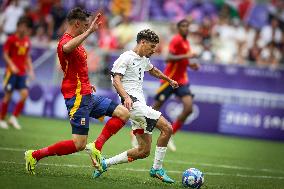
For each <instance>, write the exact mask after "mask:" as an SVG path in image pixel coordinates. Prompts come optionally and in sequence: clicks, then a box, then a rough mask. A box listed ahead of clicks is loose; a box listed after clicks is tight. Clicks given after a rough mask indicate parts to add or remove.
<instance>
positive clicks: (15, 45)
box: [0, 17, 34, 129]
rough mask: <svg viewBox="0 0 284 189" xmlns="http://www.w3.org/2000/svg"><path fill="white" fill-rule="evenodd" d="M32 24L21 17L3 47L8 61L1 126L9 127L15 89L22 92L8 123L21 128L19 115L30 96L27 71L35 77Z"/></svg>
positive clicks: (4, 81)
mask: <svg viewBox="0 0 284 189" xmlns="http://www.w3.org/2000/svg"><path fill="white" fill-rule="evenodd" d="M30 26H31V25H30V22H29V20H27V19H26V18H24V17H22V18H20V19H19V21H18V23H17V30H16V33H15V34H12V35H10V36H9V37H8V39H7V41H6V42H5V44H4V47H3V56H4V60H5V62H6V63H7V69H6V73H5V76H4V80H3V86H4V91H5V94H4V98H3V100H2V104H1V113H0V127H1V128H3V129H8V128H9V127H8V124H7V122H6V121H5V117H6V114H7V110H8V105H9V102H10V100H11V97H12V94H13V91H14V90H15V89H16V90H19V92H20V101H19V102H18V103H17V104H16V107H15V108H14V111H13V114H12V116H11V117H10V118H9V120H8V123H9V124H10V125H12V126H13V127H14V128H16V129H21V126H20V124H19V123H18V120H17V117H18V116H19V115H20V114H21V112H22V110H23V108H24V104H25V101H26V99H27V97H28V88H27V84H26V80H27V73H28V72H29V74H30V76H31V78H34V72H33V67H32V61H31V57H30V55H29V50H30V46H31V45H30V40H29V36H28V34H29V29H30Z"/></svg>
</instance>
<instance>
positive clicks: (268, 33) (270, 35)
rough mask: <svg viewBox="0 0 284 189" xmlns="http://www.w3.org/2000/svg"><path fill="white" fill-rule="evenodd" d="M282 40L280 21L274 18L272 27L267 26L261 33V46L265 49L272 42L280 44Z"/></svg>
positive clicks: (271, 22) (271, 23)
mask: <svg viewBox="0 0 284 189" xmlns="http://www.w3.org/2000/svg"><path fill="white" fill-rule="evenodd" d="M281 40H282V33H281V30H280V28H279V21H278V20H277V19H276V18H272V19H271V21H270V25H266V26H264V27H263V28H262V29H261V32H260V45H261V47H265V46H266V45H267V44H268V43H270V42H275V43H276V44H280V42H281Z"/></svg>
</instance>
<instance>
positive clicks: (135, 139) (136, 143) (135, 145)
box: [130, 132, 138, 148]
mask: <svg viewBox="0 0 284 189" xmlns="http://www.w3.org/2000/svg"><path fill="white" fill-rule="evenodd" d="M130 136H131V145H132V147H133V148H138V141H137V138H136V136H135V135H134V134H133V133H132V132H130Z"/></svg>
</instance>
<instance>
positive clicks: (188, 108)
mask: <svg viewBox="0 0 284 189" xmlns="http://www.w3.org/2000/svg"><path fill="white" fill-rule="evenodd" d="M191 113H192V107H186V108H185V109H184V114H186V115H187V116H188V115H190V114H191Z"/></svg>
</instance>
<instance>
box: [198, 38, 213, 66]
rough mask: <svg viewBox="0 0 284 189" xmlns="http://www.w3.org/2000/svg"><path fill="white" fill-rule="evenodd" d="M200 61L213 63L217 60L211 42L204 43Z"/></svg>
mask: <svg viewBox="0 0 284 189" xmlns="http://www.w3.org/2000/svg"><path fill="white" fill-rule="evenodd" d="M200 59H201V60H204V61H205V62H213V61H214V60H215V55H214V53H213V52H212V50H211V44H210V41H209V40H205V41H204V42H203V51H202V52H201V54H200Z"/></svg>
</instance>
